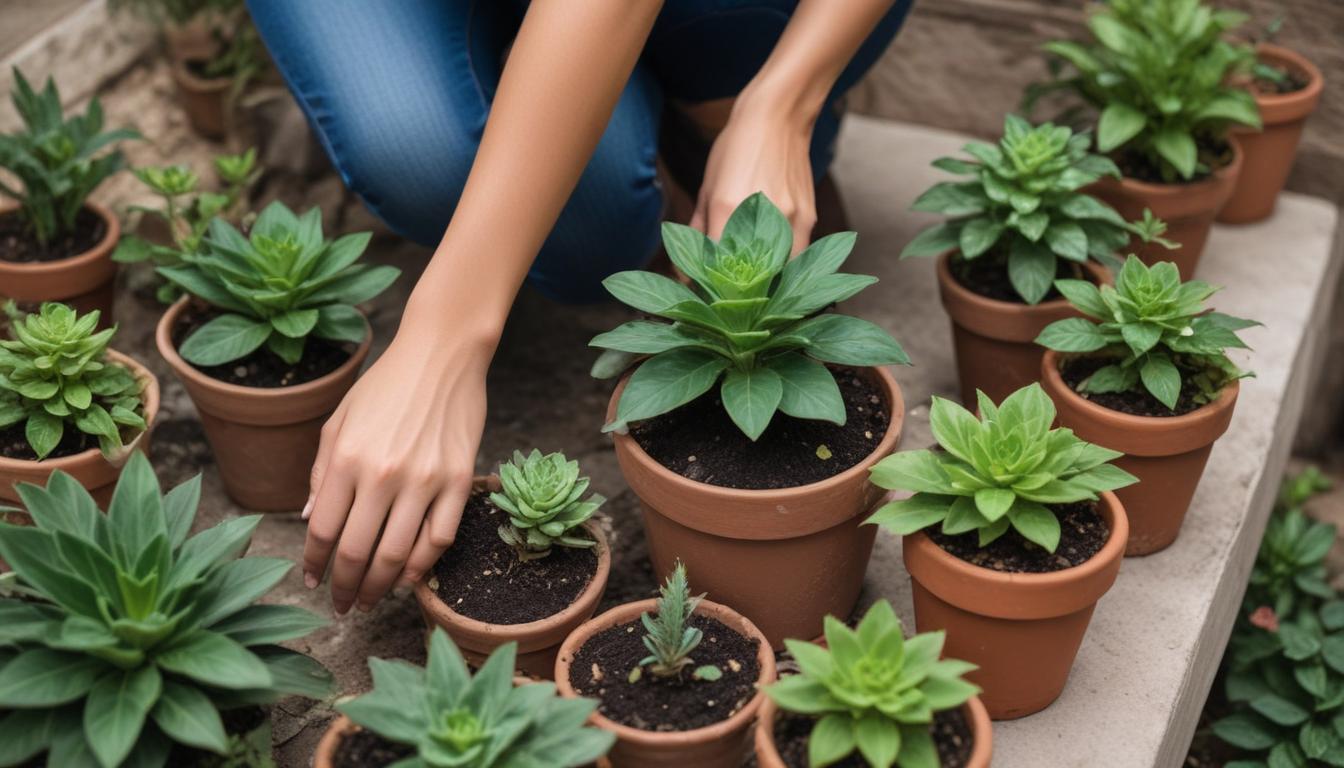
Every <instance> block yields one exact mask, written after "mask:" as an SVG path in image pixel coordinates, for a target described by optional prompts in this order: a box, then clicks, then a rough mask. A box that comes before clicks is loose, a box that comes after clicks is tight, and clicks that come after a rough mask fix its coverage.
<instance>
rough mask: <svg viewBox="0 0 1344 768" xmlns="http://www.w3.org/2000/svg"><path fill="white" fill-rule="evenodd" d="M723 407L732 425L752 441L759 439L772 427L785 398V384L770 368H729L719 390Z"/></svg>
mask: <svg viewBox="0 0 1344 768" xmlns="http://www.w3.org/2000/svg"><path fill="white" fill-rule="evenodd" d="M719 394H720V396H721V397H722V399H723V407H724V409H725V410H726V411H728V416H729V417H730V418H731V419H732V420H733V423H734V424H736V425H737V426H738V428H739V429H741V430H742V432H743V433H744V434H745V435H746V436H747V437H748V438H750V439H752V440H756V439H757V438H759V437H760V436H761V434H762V433H763V432H765V428H766V427H767V426H769V425H770V420H771V418H773V417H774V415H775V411H776V410H777V409H778V408H779V402H780V399H781V398H782V397H783V396H784V384H783V381H782V380H781V378H780V376H779V374H778V373H775V371H773V370H771V369H770V368H757V369H755V370H751V371H742V370H739V369H736V368H729V369H728V373H727V375H725V376H724V378H723V386H722V387H721V388H720V389H719Z"/></svg>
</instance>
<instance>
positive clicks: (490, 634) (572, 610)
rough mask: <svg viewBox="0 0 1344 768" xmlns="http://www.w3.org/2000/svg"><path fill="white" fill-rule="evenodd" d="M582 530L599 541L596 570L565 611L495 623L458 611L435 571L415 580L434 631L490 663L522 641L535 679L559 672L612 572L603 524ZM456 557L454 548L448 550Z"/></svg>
mask: <svg viewBox="0 0 1344 768" xmlns="http://www.w3.org/2000/svg"><path fill="white" fill-rule="evenodd" d="M499 489H500V483H499V476H498V475H485V476H478V477H476V478H474V479H473V480H472V490H473V491H498V490H499ZM583 529H584V530H585V531H587V532H588V535H589V536H591V537H592V538H593V540H595V541H596V542H597V571H596V572H595V573H594V574H593V578H592V580H591V581H589V582H588V586H587V587H585V588H584V590H583V591H582V592H580V593H579V596H578V598H577V599H575V600H574V602H572V603H570V604H569V607H568V608H565V609H564V610H563V611H561V612H559V613H557V614H555V615H552V616H547V617H546V618H544V619H538V620H537V621H529V622H527V623H526V624H490V623H488V622H484V621H478V620H476V619H472V618H468V617H466V616H463V615H462V614H460V613H457V612H456V611H454V610H453V609H452V608H450V607H448V604H447V603H445V602H443V601H442V600H440V599H439V596H438V594H437V593H436V592H435V591H434V589H433V588H432V587H431V586H430V585H429V580H430V579H431V578H432V576H430V577H427V578H426V579H424V580H422V581H421V582H420V583H419V584H416V585H415V601H416V602H417V603H419V604H420V614H421V615H422V616H423V617H424V619H425V626H426V627H428V628H429V630H430V631H432V630H433V629H434V627H436V626H437V627H443V629H444V631H446V632H447V633H448V635H449V636H450V637H452V638H453V642H454V643H456V644H457V647H458V649H459V650H461V651H462V655H463V656H465V657H466V659H467V661H469V662H471V663H472V664H474V665H477V666H479V665H481V664H483V663H485V660H486V658H487V657H488V656H489V655H490V653H491V652H492V651H494V650H495V649H496V648H498V647H499V646H501V645H504V644H505V643H507V642H510V641H514V642H517V643H518V666H517V669H518V670H520V671H521V672H523V673H524V674H527V675H530V676H532V677H536V678H545V679H549V678H550V677H551V675H553V674H555V657H556V655H557V654H558V653H560V644H561V643H562V642H564V640H565V638H566V637H567V636H568V635H569V633H570V632H573V631H574V630H575V629H576V628H577V627H578V626H579V625H580V624H582V623H583V622H585V621H587V620H588V619H590V618H592V615H593V612H594V611H596V610H597V604H598V603H600V602H601V601H602V595H603V593H604V592H606V591H607V577H608V576H609V575H610V574H611V546H610V545H609V544H608V543H607V536H606V534H605V533H603V532H602V527H601V526H599V525H598V524H597V522H596V521H595V520H592V519H589V520H588V522H586V523H584V525H583ZM448 556H449V557H451V556H452V550H451V549H450V550H449V552H448Z"/></svg>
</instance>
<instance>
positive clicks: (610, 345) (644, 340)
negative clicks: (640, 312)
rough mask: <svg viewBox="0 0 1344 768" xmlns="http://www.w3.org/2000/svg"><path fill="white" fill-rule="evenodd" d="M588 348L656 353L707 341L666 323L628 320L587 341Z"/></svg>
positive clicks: (698, 345)
mask: <svg viewBox="0 0 1344 768" xmlns="http://www.w3.org/2000/svg"><path fill="white" fill-rule="evenodd" d="M588 346H590V347H602V348H605V349H619V350H622V351H624V352H631V353H635V354H640V355H656V354H658V353H659V352H666V351H668V350H670V349H677V348H679V347H706V346H709V344H708V343H707V342H705V341H704V340H703V339H700V338H698V337H696V336H692V335H690V334H689V333H686V332H685V331H683V330H681V328H679V327H678V326H676V325H672V324H669V323H655V322H650V321H648V320H631V321H630V322H628V323H625V324H623V325H619V326H617V327H616V328H615V329H613V330H610V331H607V332H606V333H599V334H598V335H596V336H594V337H593V339H592V341H590V342H588Z"/></svg>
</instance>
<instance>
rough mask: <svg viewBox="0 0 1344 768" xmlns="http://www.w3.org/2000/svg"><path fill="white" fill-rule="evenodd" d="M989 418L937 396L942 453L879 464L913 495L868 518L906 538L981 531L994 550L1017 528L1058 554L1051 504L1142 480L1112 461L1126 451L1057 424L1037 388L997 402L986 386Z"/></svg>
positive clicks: (887, 483)
mask: <svg viewBox="0 0 1344 768" xmlns="http://www.w3.org/2000/svg"><path fill="white" fill-rule="evenodd" d="M976 395H977V397H978V399H979V407H980V417H979V418H976V416H975V415H974V414H972V413H971V412H970V411H968V410H966V409H965V408H963V407H961V406H960V405H957V404H956V403H954V402H952V401H950V400H944V399H943V398H941V397H935V398H933V405H932V406H931V407H930V409H929V425H930V427H932V429H933V437H934V439H935V440H937V441H938V445H939V446H940V447H941V448H942V450H941V451H931V450H918V451H901V452H899V453H894V454H892V455H891V456H888V457H887V458H885V459H883V460H882V461H880V462H878V463H877V464H876V465H875V466H873V468H872V469H871V470H870V473H871V476H872V481H873V483H875V484H876V485H878V486H880V487H882V488H886V489H888V490H904V491H913V492H914V495H913V496H911V497H910V498H908V499H901V500H899V501H892V502H889V503H887V504H885V505H883V506H882V507H881V508H880V509H878V510H877V512H875V513H873V515H872V517H870V518H868V520H867V522H869V523H875V524H877V525H881V526H883V527H884V528H887V529H889V530H891V531H893V532H895V533H898V534H900V535H902V536H905V535H908V534H911V533H914V532H915V531H919V530H923V529H924V528H927V527H929V526H931V525H934V524H941V529H942V532H943V533H945V534H948V535H957V534H962V533H969V532H970V531H976V532H977V533H978V534H979V540H980V546H982V547H984V546H987V545H988V544H990V543H991V542H993V541H995V540H996V539H998V538H999V537H1000V536H1002V535H1003V534H1005V533H1007V532H1008V529H1009V528H1010V527H1011V528H1012V529H1013V530H1016V531H1017V532H1018V534H1019V535H1021V536H1022V537H1023V538H1025V539H1027V540H1028V541H1031V542H1034V543H1035V544H1038V545H1039V546H1041V547H1042V548H1044V549H1045V550H1046V551H1048V552H1054V551H1055V549H1056V548H1057V547H1058V546H1059V536H1060V527H1059V520H1058V518H1056V517H1055V513H1054V511H1052V510H1051V509H1050V507H1049V506H1046V505H1049V504H1072V503H1075V502H1079V501H1086V500H1095V499H1096V498H1097V494H1098V493H1100V492H1102V491H1111V490H1115V489H1116V488H1123V487H1125V486H1127V485H1130V484H1132V483H1134V482H1137V478H1135V477H1134V476H1133V475H1131V474H1129V473H1128V472H1126V471H1124V470H1123V469H1120V468H1119V467H1117V466H1115V465H1113V464H1108V463H1107V462H1109V461H1111V460H1113V459H1117V458H1119V457H1120V456H1122V455H1123V454H1121V453H1120V452H1119V451H1112V450H1110V449H1109V448H1102V447H1101V446H1099V445H1093V444H1091V443H1086V442H1083V441H1082V440H1079V439H1078V437H1077V436H1075V435H1074V434H1073V430H1071V429H1065V428H1060V429H1051V428H1050V425H1051V424H1053V423H1054V420H1055V405H1054V403H1052V402H1051V401H1050V397H1049V396H1048V395H1046V394H1045V390H1043V389H1041V385H1040V384H1031V385H1029V386H1026V387H1023V388H1022V389H1019V390H1017V391H1016V392H1014V393H1012V394H1011V395H1009V396H1008V397H1006V398H1004V400H1003V402H1002V403H1001V404H999V405H997V406H996V405H994V403H993V401H991V400H990V399H989V397H987V396H986V395H985V393H983V392H978V391H977V392H976Z"/></svg>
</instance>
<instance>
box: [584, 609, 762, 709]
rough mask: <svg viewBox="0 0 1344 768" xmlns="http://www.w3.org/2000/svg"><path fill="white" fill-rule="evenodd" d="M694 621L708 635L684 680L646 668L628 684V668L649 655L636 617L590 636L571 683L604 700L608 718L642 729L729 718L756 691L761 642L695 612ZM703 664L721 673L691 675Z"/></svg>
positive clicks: (705, 636)
mask: <svg viewBox="0 0 1344 768" xmlns="http://www.w3.org/2000/svg"><path fill="white" fill-rule="evenodd" d="M690 623H691V625H692V626H695V627H699V628H700V630H701V631H702V632H704V639H703V640H702V641H701V642H700V645H699V647H697V648H696V649H695V651H693V652H692V653H691V658H693V659H694V664H693V665H692V666H691V667H690V668H689V669H687V670H686V673H685V675H684V676H683V677H682V678H668V679H661V678H658V677H657V676H655V675H654V674H652V673H651V672H649V671H648V669H647V668H646V669H645V670H644V672H643V674H642V675H641V677H640V678H639V680H638V681H636V682H634V683H631V682H630V680H629V675H630V671H631V670H632V669H634V668H635V667H636V666H637V665H638V664H639V662H640V661H641V660H643V659H644V658H645V657H646V656H648V655H649V652H648V649H647V648H645V647H644V640H643V637H644V629H643V626H642V625H641V624H640V622H639V621H632V622H628V623H626V624H620V625H617V626H615V627H611V628H610V629H607V630H604V631H602V632H599V633H598V634H596V635H594V636H593V637H591V638H589V640H588V642H586V643H584V645H583V647H582V648H580V649H579V652H578V653H577V654H576V655H575V657H574V663H573V665H572V666H571V667H570V678H571V679H570V682H571V683H572V684H573V685H574V688H575V690H577V691H578V692H579V694H580V695H583V696H589V697H592V698H595V699H597V700H598V701H599V702H601V703H600V704H599V705H598V708H597V711H599V712H601V713H602V714H603V715H605V716H606V717H608V718H610V719H611V720H613V721H615V722H618V723H621V724H622V725H628V726H630V727H632V728H639V729H640V730H644V731H662V732H669V731H689V730H693V729H695V728H703V727H705V726H708V725H713V724H714V723H718V722H722V721H724V720H727V719H728V718H730V717H732V716H733V715H734V714H736V713H737V712H738V711H739V710H741V709H742V707H744V706H746V704H747V702H749V701H751V699H752V697H753V696H755V695H756V679H757V677H759V676H760V671H761V669H760V663H759V662H758V661H757V659H756V653H757V643H756V641H755V640H753V639H751V638H748V637H743V636H742V635H739V634H738V633H737V632H735V631H733V630H732V629H729V628H728V627H727V626H725V625H724V624H722V623H721V622H719V621H718V620H716V619H712V618H709V617H706V616H699V615H696V616H692V617H691V620H690ZM705 664H713V665H714V666H717V667H718V668H719V669H720V670H721V671H722V672H723V677H721V678H719V679H718V680H714V681H712V682H711V681H708V680H695V679H692V677H691V670H693V669H694V668H695V667H699V666H702V665H705Z"/></svg>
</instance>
